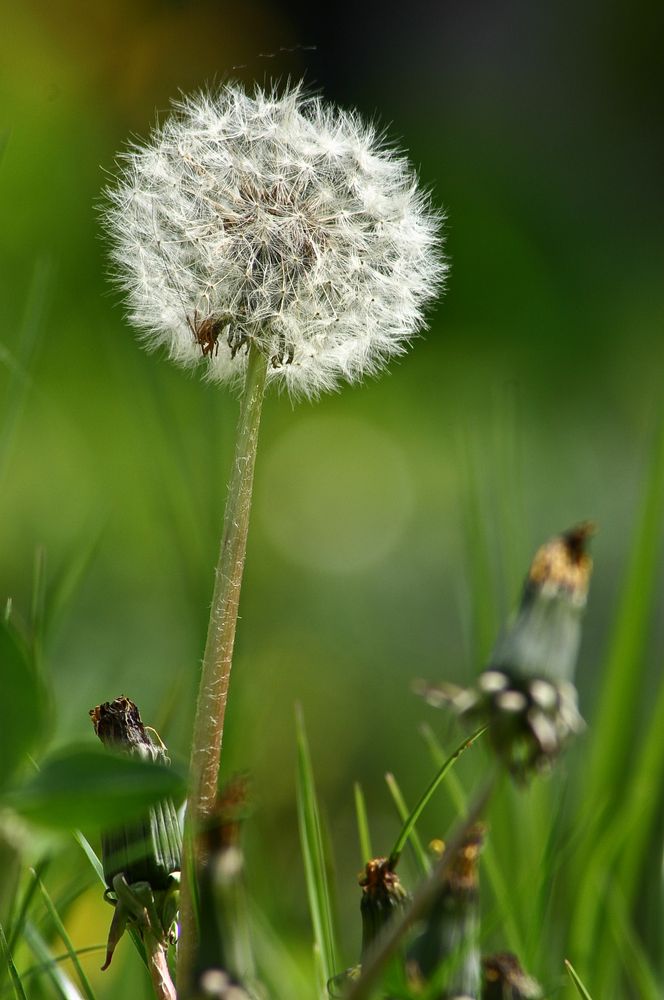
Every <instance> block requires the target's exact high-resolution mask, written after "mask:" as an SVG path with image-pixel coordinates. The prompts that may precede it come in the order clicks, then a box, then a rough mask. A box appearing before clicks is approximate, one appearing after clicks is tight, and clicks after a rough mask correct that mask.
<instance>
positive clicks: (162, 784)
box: [5, 747, 185, 830]
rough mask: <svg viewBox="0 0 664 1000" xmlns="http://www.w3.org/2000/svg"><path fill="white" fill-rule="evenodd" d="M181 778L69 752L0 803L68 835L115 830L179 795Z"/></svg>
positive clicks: (154, 767)
mask: <svg viewBox="0 0 664 1000" xmlns="http://www.w3.org/2000/svg"><path fill="white" fill-rule="evenodd" d="M184 790H185V783H184V779H183V777H182V775H180V774H179V773H178V771H176V770H174V769H173V768H170V767H164V766H163V765H160V764H153V763H150V762H149V761H143V760H138V759H136V758H133V757H129V756H126V755H124V756H121V755H115V754H112V753H108V752H107V751H105V750H103V749H101V748H100V749H99V750H97V749H96V748H95V749H92V748H88V747H86V748H80V747H72V748H69V749H67V750H64V751H62V752H61V753H59V754H57V755H53V756H52V757H50V758H48V759H47V760H46V761H44V763H43V765H42V768H41V770H40V771H39V772H38V773H37V774H35V775H34V777H32V778H31V780H30V781H28V782H26V783H25V784H24V785H23V786H22V787H20V788H17V789H14V790H12V791H11V792H10V793H8V794H7V795H6V796H5V801H6V803H7V804H8V805H10V806H11V808H13V809H15V810H16V811H17V812H19V813H21V815H23V816H25V817H26V818H27V819H30V820H32V821H33V822H35V823H40V824H42V825H44V826H50V827H58V828H61V829H67V830H73V829H77V828H78V827H84V828H87V829H89V828H91V827H93V828H99V827H104V826H111V825H115V824H117V823H118V822H124V821H125V820H127V819H131V818H132V817H134V816H136V815H138V814H139V813H141V812H142V811H143V810H144V809H145V808H146V807H148V806H150V805H152V804H153V803H155V802H158V801H159V800H160V799H165V798H173V799H180V798H182V797H183V795H184Z"/></svg>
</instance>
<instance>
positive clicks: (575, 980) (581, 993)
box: [565, 959, 593, 1000]
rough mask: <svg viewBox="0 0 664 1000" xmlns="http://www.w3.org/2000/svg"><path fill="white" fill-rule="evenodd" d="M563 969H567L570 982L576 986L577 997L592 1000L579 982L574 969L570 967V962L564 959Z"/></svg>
mask: <svg viewBox="0 0 664 1000" xmlns="http://www.w3.org/2000/svg"><path fill="white" fill-rule="evenodd" d="M565 968H566V969H567V971H568V973H569V977H570V979H571V980H572V982H573V983H574V985H575V986H576V989H577V992H578V994H579V996H580V997H582V998H583V1000H593V998H592V997H591V995H590V993H589V992H588V990H587V989H586V987H585V986H584V985H583V983H582V982H581V980H580V978H579V976H578V973H577V972H576V971H575V969H574V966H573V965H572V963H571V962H568V961H567V959H565Z"/></svg>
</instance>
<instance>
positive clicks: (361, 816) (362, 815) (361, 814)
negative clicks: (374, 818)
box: [353, 781, 374, 865]
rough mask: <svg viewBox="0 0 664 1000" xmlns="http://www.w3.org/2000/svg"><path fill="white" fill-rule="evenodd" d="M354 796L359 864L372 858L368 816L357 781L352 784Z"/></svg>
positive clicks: (362, 793)
mask: <svg viewBox="0 0 664 1000" xmlns="http://www.w3.org/2000/svg"><path fill="white" fill-rule="evenodd" d="M353 792H354V796H355V816H356V817H357V838H358V840H359V843H360V855H361V861H360V864H361V865H365V864H366V863H367V861H369V860H370V859H371V858H373V856H374V855H373V851H372V849H371V834H370V833H369V817H368V816H367V804H366V801H365V798H364V792H363V791H362V785H361V784H360V783H359V781H356V782H355V785H354V786H353Z"/></svg>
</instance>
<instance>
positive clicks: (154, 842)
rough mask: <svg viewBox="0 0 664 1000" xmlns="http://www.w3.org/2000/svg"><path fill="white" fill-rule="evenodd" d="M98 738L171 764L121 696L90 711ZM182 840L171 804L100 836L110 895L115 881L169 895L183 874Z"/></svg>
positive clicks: (113, 746)
mask: <svg viewBox="0 0 664 1000" xmlns="http://www.w3.org/2000/svg"><path fill="white" fill-rule="evenodd" d="M90 716H91V719H92V723H93V725H94V727H95V732H96V734H97V736H98V737H99V739H100V740H101V741H102V743H103V744H104V745H105V746H107V747H109V749H112V750H118V751H121V752H123V753H128V754H131V755H133V756H137V757H140V758H142V759H143V760H149V761H153V762H156V763H161V764H163V763H166V764H168V763H170V760H169V757H168V755H167V753H166V747H165V746H164V745H163V744H162V743H161V742H159V743H157V742H156V741H154V740H152V739H151V738H150V737H149V735H148V733H147V731H146V729H145V726H144V725H143V722H142V721H141V716H140V713H139V711H138V708H137V707H136V705H135V704H134V703H133V702H132V701H130V700H129V698H125V697H124V696H121V697H120V698H116V699H115V701H112V702H105V703H104V704H103V705H98V706H97V707H96V708H93V709H91V710H90ZM180 852H181V835H180V825H179V823H178V818H177V813H176V811H175V805H174V803H173V801H172V800H171V799H166V800H164V801H163V802H159V803H157V805H156V806H152V807H151V808H150V809H149V810H148V811H147V812H146V813H145V815H144V816H141V817H139V818H138V819H134V820H131V821H129V822H127V823H123V824H120V825H119V826H117V827H114V828H112V829H110V830H105V831H103V832H102V835H101V854H102V864H103V867H104V877H105V879H106V884H107V885H108V887H109V889H112V888H113V879H114V878H115V876H116V875H123V876H124V878H125V879H126V881H127V882H128V883H129V884H130V885H131V884H132V883H134V882H148V883H149V885H150V886H151V887H152V888H153V889H158V890H161V889H167V888H168V887H169V885H170V883H171V875H172V874H173V873H174V872H179V871H180Z"/></svg>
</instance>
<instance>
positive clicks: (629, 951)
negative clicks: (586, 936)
mask: <svg viewBox="0 0 664 1000" xmlns="http://www.w3.org/2000/svg"><path fill="white" fill-rule="evenodd" d="M608 902H609V907H608V909H609V925H610V927H611V931H612V935H613V939H614V941H615V945H616V948H615V951H616V953H617V955H618V957H619V958H621V960H622V964H623V968H624V970H625V975H626V976H627V977H628V978H629V980H630V981H631V983H632V984H633V986H634V987H635V988H636V991H637V993H638V996H639V998H640V1000H661V998H662V990H661V988H660V986H659V984H658V983H657V980H656V978H655V974H654V972H653V970H652V968H651V967H650V963H649V962H648V958H647V956H646V955H645V953H644V950H643V946H642V944H641V942H640V940H639V938H638V936H637V935H636V933H635V931H634V928H633V926H632V922H631V919H630V915H629V913H628V911H627V907H626V905H625V899H624V897H623V896H622V895H621V893H620V891H619V889H617V888H616V887H614V888H612V889H611V891H610V893H609V900H608ZM614 982H615V979H614ZM600 992H601V991H600Z"/></svg>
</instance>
